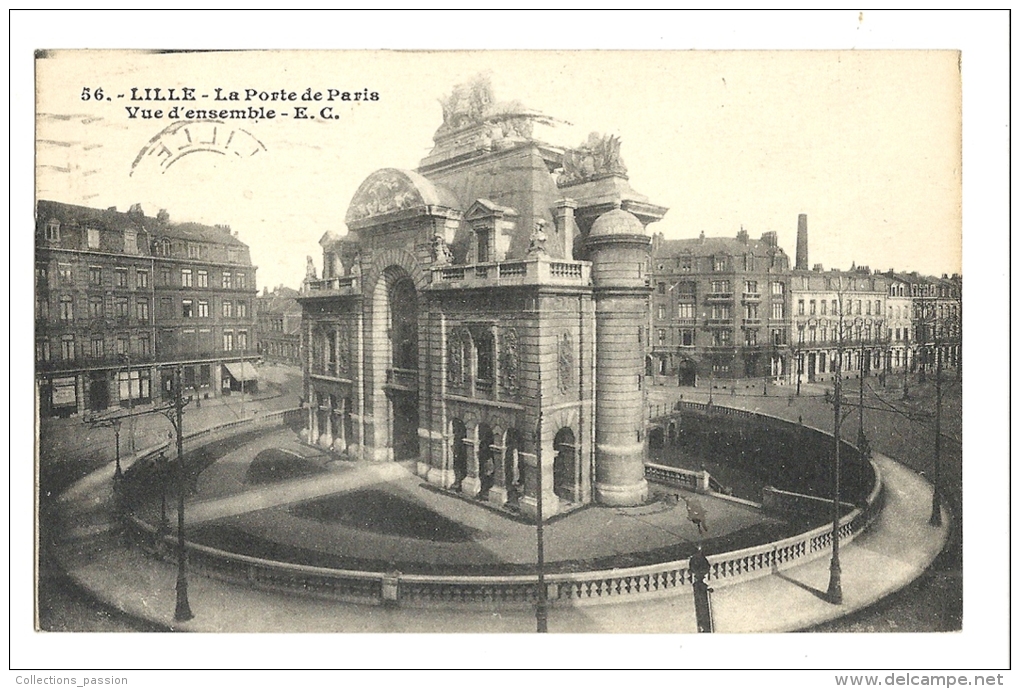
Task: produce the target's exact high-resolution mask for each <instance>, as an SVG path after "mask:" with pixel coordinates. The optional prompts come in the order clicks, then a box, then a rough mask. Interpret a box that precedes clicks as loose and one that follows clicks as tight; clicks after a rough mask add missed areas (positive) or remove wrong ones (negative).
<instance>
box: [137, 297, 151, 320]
mask: <svg viewBox="0 0 1020 689" xmlns="http://www.w3.org/2000/svg"><path fill="white" fill-rule="evenodd" d="M135 316H136V317H137V318H138V320H140V321H144V322H148V320H149V300H148V299H140V300H139V301H138V302H137V303H135Z"/></svg>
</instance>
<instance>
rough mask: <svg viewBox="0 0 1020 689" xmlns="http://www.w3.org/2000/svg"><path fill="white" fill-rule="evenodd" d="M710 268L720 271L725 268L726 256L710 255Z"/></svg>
mask: <svg viewBox="0 0 1020 689" xmlns="http://www.w3.org/2000/svg"><path fill="white" fill-rule="evenodd" d="M712 270H713V271H715V272H717V273H720V272H722V271H724V270H726V257H725V256H713V257H712Z"/></svg>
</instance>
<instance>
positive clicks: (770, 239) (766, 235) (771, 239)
mask: <svg viewBox="0 0 1020 689" xmlns="http://www.w3.org/2000/svg"><path fill="white" fill-rule="evenodd" d="M761 241H762V242H763V243H764V244H767V245H768V246H771V247H772V248H775V247H777V246H779V236H778V235H777V234H776V233H775V232H762V234H761Z"/></svg>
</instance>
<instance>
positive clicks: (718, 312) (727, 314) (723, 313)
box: [711, 304, 733, 321]
mask: <svg viewBox="0 0 1020 689" xmlns="http://www.w3.org/2000/svg"><path fill="white" fill-rule="evenodd" d="M732 317H733V312H732V311H730V305H729V304H713V305H712V315H711V318H713V319H715V320H726V321H728V320H730V319H731V318H732Z"/></svg>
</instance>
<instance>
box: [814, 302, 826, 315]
mask: <svg viewBox="0 0 1020 689" xmlns="http://www.w3.org/2000/svg"><path fill="white" fill-rule="evenodd" d="M812 303H814V302H812ZM828 305H829V302H827V301H825V300H824V299H822V315H823V316H825V315H826V312H827V311H828V308H827V307H828Z"/></svg>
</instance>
